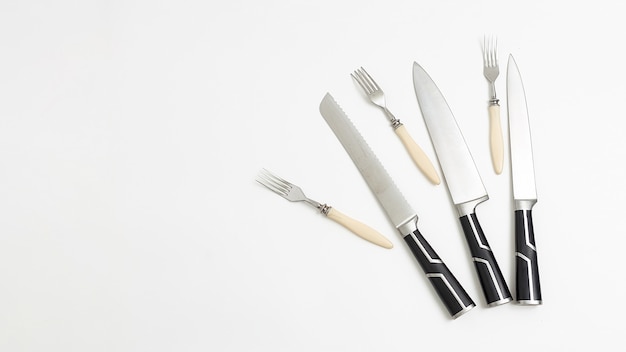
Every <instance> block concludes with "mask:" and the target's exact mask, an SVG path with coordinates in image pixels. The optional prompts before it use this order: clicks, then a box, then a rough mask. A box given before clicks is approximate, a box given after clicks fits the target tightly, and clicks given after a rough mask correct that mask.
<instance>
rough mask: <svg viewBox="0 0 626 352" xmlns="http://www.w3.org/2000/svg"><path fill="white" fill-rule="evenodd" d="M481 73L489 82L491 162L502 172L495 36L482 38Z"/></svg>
mask: <svg viewBox="0 0 626 352" xmlns="http://www.w3.org/2000/svg"><path fill="white" fill-rule="evenodd" d="M482 49H483V75H484V76H485V78H486V79H487V81H488V82H489V92H490V99H489V108H488V110H489V144H490V147H491V162H492V163H493V169H494V171H495V172H496V174H498V175H499V174H500V173H502V164H503V162H504V143H503V141H502V127H501V126H500V104H499V101H500V100H498V98H497V96H496V78H498V75H499V74H500V68H499V67H498V53H497V51H498V41H497V39H496V38H491V39H487V37H484V38H483V48H482Z"/></svg>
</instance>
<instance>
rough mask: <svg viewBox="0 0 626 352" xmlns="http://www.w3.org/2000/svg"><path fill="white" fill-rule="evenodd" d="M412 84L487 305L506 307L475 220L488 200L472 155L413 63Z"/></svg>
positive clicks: (506, 291)
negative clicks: (480, 205) (478, 211)
mask: <svg viewBox="0 0 626 352" xmlns="http://www.w3.org/2000/svg"><path fill="white" fill-rule="evenodd" d="M413 84H414V87H415V94H416V95H417V100H418V103H419V107H420V110H421V111H422V116H423V117H424V121H425V122H426V127H427V129H428V133H429V134H430V138H431V141H432V143H433V146H434V148H435V153H436V154H437V158H438V159H439V164H440V165H441V170H442V173H443V175H444V179H445V180H446V184H447V186H448V191H449V192H450V196H451V197H452V201H453V202H454V205H455V206H456V208H457V210H458V213H459V220H460V221H461V226H462V227H463V232H464V233H465V238H466V239H467V243H468V245H469V249H470V252H471V254H472V257H473V261H474V266H475V268H476V271H477V272H478V278H479V280H480V284H481V286H482V289H483V293H484V294H485V298H486V300H487V304H488V305H489V306H496V305H500V304H504V303H507V302H509V301H511V292H510V291H509V288H508V287H507V285H506V282H505V280H504V276H503V275H502V272H501V271H500V267H499V266H498V263H497V262H496V258H495V256H494V255H493V252H492V251H491V248H490V247H489V243H488V242H487V238H486V237H485V234H484V233H483V230H482V228H481V227H480V224H479V223H478V218H477V217H476V210H475V209H476V206H477V205H478V204H479V203H482V202H484V201H485V200H487V199H489V196H488V195H487V191H486V190H485V186H484V185H483V182H482V179H481V178H480V175H479V173H478V170H477V169H476V165H475V164H474V160H473V159H472V155H471V154H470V151H469V149H468V148H467V145H466V144H465V140H464V138H463V135H462V134H461V130H460V129H459V127H458V125H457V123H456V120H455V119H454V116H453V115H452V111H451V110H450V107H448V103H447V102H446V100H445V98H444V97H443V95H442V94H441V92H440V91H439V88H437V86H436V85H435V82H433V80H432V79H431V78H430V76H429V75H428V73H426V71H424V69H423V68H422V67H421V66H420V65H418V64H417V63H416V62H415V63H413Z"/></svg>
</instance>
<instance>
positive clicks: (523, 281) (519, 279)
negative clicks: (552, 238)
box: [515, 210, 541, 305]
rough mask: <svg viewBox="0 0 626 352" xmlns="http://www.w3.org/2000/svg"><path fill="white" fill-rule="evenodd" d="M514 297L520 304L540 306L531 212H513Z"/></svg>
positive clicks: (539, 287) (539, 288)
mask: <svg viewBox="0 0 626 352" xmlns="http://www.w3.org/2000/svg"><path fill="white" fill-rule="evenodd" d="M515 272H516V273H515V281H516V288H515V296H516V300H517V302H518V303H520V304H528V305H537V304H541V286H540V284H539V267H538V265H537V248H536V247H535V231H534V229H533V218H532V210H516V211H515Z"/></svg>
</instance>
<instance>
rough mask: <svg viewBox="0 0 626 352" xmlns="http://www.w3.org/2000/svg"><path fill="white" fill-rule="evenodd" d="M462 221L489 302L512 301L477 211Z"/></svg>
mask: <svg viewBox="0 0 626 352" xmlns="http://www.w3.org/2000/svg"><path fill="white" fill-rule="evenodd" d="M460 221H461V226H462V227H463V232H464V233H465V238H466V239H467V243H468V245H469V249H470V253H471V254H472V259H473V261H474V266H475V267H476V271H477V272H478V279H479V280H480V285H481V287H482V289H483V293H484V294H485V298H486V300H487V304H488V305H489V306H497V305H500V304H504V303H507V302H509V301H511V299H512V298H511V292H510V291H509V288H508V287H507V285H506V281H505V280H504V276H503V275H502V272H501V271H500V267H499V266H498V263H497V262H496V257H495V256H494V255H493V252H492V251H491V248H490V247H489V243H487V238H486V237H485V234H484V232H483V229H482V228H481V227H480V223H478V218H477V217H476V213H471V214H469V215H465V216H462V217H460Z"/></svg>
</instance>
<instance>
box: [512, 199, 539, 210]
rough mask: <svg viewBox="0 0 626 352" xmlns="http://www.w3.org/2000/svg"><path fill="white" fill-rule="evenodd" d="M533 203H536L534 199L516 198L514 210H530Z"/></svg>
mask: <svg viewBox="0 0 626 352" xmlns="http://www.w3.org/2000/svg"><path fill="white" fill-rule="evenodd" d="M535 203H537V200H536V199H516V200H515V210H532V208H533V206H534V205H535Z"/></svg>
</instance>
